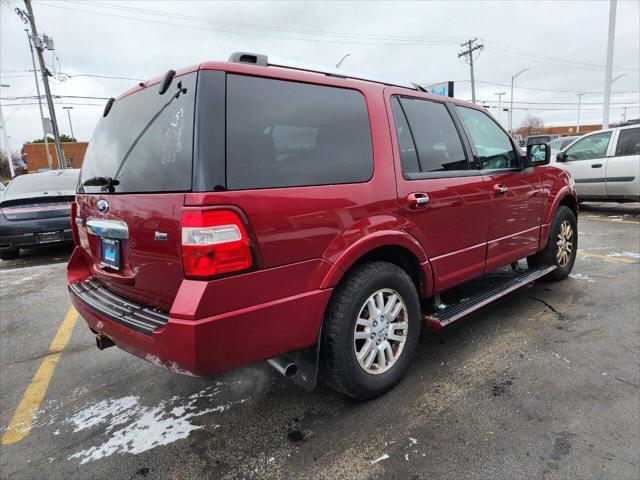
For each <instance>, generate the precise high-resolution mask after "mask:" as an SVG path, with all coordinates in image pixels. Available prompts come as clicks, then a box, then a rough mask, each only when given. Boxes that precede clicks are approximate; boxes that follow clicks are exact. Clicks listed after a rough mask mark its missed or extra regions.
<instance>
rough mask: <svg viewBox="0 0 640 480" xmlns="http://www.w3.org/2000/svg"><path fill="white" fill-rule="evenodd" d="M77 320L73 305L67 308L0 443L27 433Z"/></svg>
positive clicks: (20, 437)
mask: <svg viewBox="0 0 640 480" xmlns="http://www.w3.org/2000/svg"><path fill="white" fill-rule="evenodd" d="M77 320H78V312H77V311H76V309H75V308H73V307H71V308H69V311H68V312H67V315H66V316H65V317H64V320H63V322H62V325H60V328H58V332H57V333H56V336H55V337H53V341H52V342H51V345H50V346H49V354H48V355H47V356H46V357H44V359H43V360H42V363H41V364H40V367H38V370H37V371H36V374H35V375H34V376H33V379H32V380H31V383H30V384H29V386H28V387H27V390H26V391H25V392H24V395H23V396H22V400H20V403H19V404H18V408H16V411H15V413H14V414H13V418H12V419H11V422H9V427H7V430H6V431H5V432H4V435H2V442H1V443H2V445H9V444H11V443H16V442H19V441H20V440H22V439H23V438H24V437H26V436H27V435H28V434H29V431H30V430H31V424H32V422H33V417H34V416H35V414H36V412H37V411H38V408H40V404H41V403H42V400H43V399H44V395H45V393H47V387H48V386H49V382H50V381H51V376H52V375H53V370H54V368H55V367H56V364H57V363H58V360H60V355H61V354H62V350H63V349H64V347H65V346H66V345H67V342H69V338H71V334H72V333H73V327H75V325H76V321H77Z"/></svg>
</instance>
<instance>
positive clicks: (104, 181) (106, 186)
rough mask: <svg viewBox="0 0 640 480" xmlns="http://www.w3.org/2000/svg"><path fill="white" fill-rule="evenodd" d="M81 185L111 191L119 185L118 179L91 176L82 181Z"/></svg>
mask: <svg viewBox="0 0 640 480" xmlns="http://www.w3.org/2000/svg"><path fill="white" fill-rule="evenodd" d="M82 185H84V186H85V187H102V189H103V191H104V190H108V191H109V192H111V193H113V192H114V191H115V187H116V186H117V185H120V181H119V180H115V179H113V178H111V177H91V178H88V179H87V180H85V181H84V182H82Z"/></svg>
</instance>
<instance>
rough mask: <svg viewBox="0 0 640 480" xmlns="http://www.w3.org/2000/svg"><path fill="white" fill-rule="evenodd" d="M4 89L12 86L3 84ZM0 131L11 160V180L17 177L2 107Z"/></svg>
mask: <svg viewBox="0 0 640 480" xmlns="http://www.w3.org/2000/svg"><path fill="white" fill-rule="evenodd" d="M0 86H2V87H4V88H9V87H10V86H11V85H7V84H6V83H3V84H2V85H0ZM0 129H2V139H3V142H2V143H3V144H4V146H5V148H6V149H7V160H9V172H10V174H11V178H13V177H15V176H16V172H15V171H14V170H13V158H11V144H10V143H9V135H7V126H6V125H5V123H4V115H3V113H2V106H0Z"/></svg>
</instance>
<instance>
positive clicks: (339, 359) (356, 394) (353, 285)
mask: <svg viewBox="0 0 640 480" xmlns="http://www.w3.org/2000/svg"><path fill="white" fill-rule="evenodd" d="M419 334H420V302H419V298H418V292H417V291H416V287H415V285H414V283H413V281H412V280H411V277H409V275H408V274H407V273H406V272H405V271H404V270H403V269H401V268H400V267H398V266H397V265H394V264H392V263H387V262H371V263H365V264H362V265H359V266H357V267H355V268H354V269H353V270H352V271H350V272H349V273H347V275H346V276H345V278H344V279H343V281H342V282H341V284H340V285H339V286H338V287H337V288H336V291H335V292H334V294H333V296H332V298H331V301H330V303H329V306H328V308H327V311H326V313H325V323H324V328H323V338H322V352H323V377H324V381H325V383H326V384H327V385H328V386H330V387H331V388H333V389H335V390H338V391H339V392H342V393H344V394H346V395H348V396H350V397H353V398H356V399H359V400H365V399H370V398H374V397H377V396H379V395H381V394H383V393H384V392H386V391H388V390H390V389H391V388H392V387H393V386H394V385H395V384H396V383H397V382H398V381H400V379H401V378H402V376H403V375H404V373H405V371H406V369H407V367H408V365H409V361H410V359H411V356H412V354H413V352H414V351H415V348H416V345H417V343H418V337H419Z"/></svg>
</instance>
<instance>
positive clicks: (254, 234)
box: [68, 54, 578, 399]
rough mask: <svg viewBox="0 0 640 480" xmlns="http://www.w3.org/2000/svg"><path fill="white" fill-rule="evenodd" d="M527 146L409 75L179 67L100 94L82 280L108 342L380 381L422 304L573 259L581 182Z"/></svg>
mask: <svg viewBox="0 0 640 480" xmlns="http://www.w3.org/2000/svg"><path fill="white" fill-rule="evenodd" d="M529 149H530V150H531V149H538V150H541V152H542V155H540V151H539V152H536V155H535V156H533V155H532V154H531V152H529V154H528V155H525V154H524V153H523V152H521V151H520V149H519V147H518V146H517V145H516V144H515V142H514V141H513V140H512V138H511V137H510V136H509V135H508V134H507V133H506V132H505V131H504V130H503V128H502V127H501V126H500V125H499V124H498V123H497V122H496V121H495V120H494V119H493V118H492V117H491V116H490V115H489V114H488V113H487V112H486V111H485V110H484V109H483V108H481V107H478V106H476V105H473V104H470V103H467V102H462V101H459V100H455V99H452V98H443V97H435V96H432V95H428V94H427V93H425V92H423V91H422V89H421V88H420V87H418V86H415V85H413V84H410V83H402V82H393V81H389V80H381V79H370V78H369V79H367V78H363V77H361V76H358V75H350V74H348V73H346V72H344V71H342V70H337V71H335V72H331V71H319V69H315V68H314V67H300V66H298V67H290V66H284V65H282V64H278V63H277V62H273V61H269V59H267V58H266V57H265V56H262V55H252V54H234V55H232V58H231V59H230V61H229V62H213V63H203V64H201V65H199V66H196V67H192V68H188V69H185V70H181V71H178V72H174V71H169V72H167V74H165V75H164V76H163V77H161V78H157V79H154V80H150V81H148V82H143V83H141V84H140V85H138V86H136V87H135V88H133V89H131V90H129V91H127V92H125V93H124V94H123V95H122V96H120V97H119V98H118V99H117V100H115V101H114V100H113V99H112V100H110V101H109V102H108V103H107V106H106V107H105V110H104V113H103V118H101V120H100V122H99V124H98V126H97V128H96V131H95V134H94V136H93V138H92V140H91V143H90V146H89V150H88V151H87V155H86V158H85V161H84V165H83V167H82V173H81V177H80V181H79V186H78V194H77V198H76V204H75V205H74V208H73V209H72V225H73V226H74V237H75V241H76V248H75V250H74V252H73V255H72V257H71V259H70V261H69V266H68V283H69V290H70V293H71V299H72V301H73V304H74V305H75V307H76V308H77V309H78V311H79V312H80V314H81V315H82V317H83V318H84V319H85V320H86V322H87V323H88V324H89V327H90V328H91V330H92V331H93V332H94V333H95V334H96V338H97V342H98V347H99V348H105V347H108V346H112V345H114V344H115V345H117V346H119V347H120V348H122V349H124V350H126V351H128V352H130V353H133V354H134V355H137V356H139V357H142V358H144V359H147V360H149V361H151V362H152V363H154V364H157V365H163V366H165V367H167V368H169V369H171V370H173V371H176V372H181V373H188V374H193V375H210V374H215V373H217V372H222V371H224V370H228V369H231V368H234V367H237V366H239V365H244V364H248V363H251V362H256V361H259V360H269V362H270V363H271V364H272V365H273V366H274V367H276V368H277V369H278V370H279V371H280V372H281V373H283V374H285V375H287V376H290V377H293V378H294V379H295V380H296V381H298V382H299V383H301V384H303V385H306V386H310V387H313V386H314V385H315V383H316V374H317V372H320V378H322V380H323V381H324V382H325V383H327V384H328V385H330V386H331V387H333V388H335V389H337V390H339V391H341V392H344V393H345V394H347V395H350V396H353V397H356V398H361V399H364V398H370V397H373V396H376V395H379V394H381V393H382V392H384V391H386V390H388V389H389V388H391V387H392V386H393V385H394V384H395V383H396V382H397V381H398V380H399V379H400V378H401V376H402V374H403V373H404V371H405V370H406V368H407V366H408V364H409V361H410V357H411V355H412V353H413V351H414V349H415V348H416V344H417V342H418V335H419V330H420V325H421V323H423V321H424V322H425V323H426V324H427V325H428V326H431V327H436V328H439V327H442V326H444V325H446V324H448V323H450V322H452V321H454V320H456V319H458V318H460V317H462V316H464V315H465V314H467V313H469V312H471V311H473V310H475V309H477V308H479V307H481V306H482V305H485V304H487V303H488V302H490V301H492V300H493V299H495V298H498V297H499V296H501V295H503V294H505V293H507V292H509V291H512V290H514V289H515V288H517V287H519V286H521V285H524V284H526V283H530V282H531V281H533V280H535V279H536V278H539V277H542V276H547V277H551V278H553V279H558V280H559V279H562V278H565V277H566V276H567V275H568V274H569V272H570V271H571V269H572V267H573V263H574V260H575V255H576V249H577V234H578V231H577V228H576V219H577V202H576V196H575V191H574V188H573V182H572V180H571V178H570V176H569V175H568V174H567V173H566V172H564V171H562V170H560V169H557V168H554V167H551V166H545V164H547V163H548V161H549V150H548V147H546V146H544V145H532V146H530V147H529ZM533 158H536V159H540V158H542V159H543V160H542V161H539V162H538V163H535V164H534V163H533ZM523 258H528V260H529V262H528V264H529V268H528V269H526V270H524V271H523V270H521V269H518V270H516V269H515V268H514V273H513V275H511V276H509V277H508V278H506V279H505V280H504V282H503V283H501V284H499V285H497V286H496V285H495V284H493V285H492V286H491V287H490V288H488V289H486V290H485V291H482V292H479V293H478V294H477V295H475V296H473V297H472V298H470V299H468V300H465V301H463V302H460V303H457V304H455V305H452V306H449V307H447V306H445V305H444V304H443V303H442V302H441V300H440V294H442V292H445V291H448V292H451V289H452V287H455V286H456V285H459V284H462V283H464V282H467V281H468V280H470V279H474V278H476V277H479V276H481V275H483V274H485V273H487V272H491V271H493V270H496V269H498V268H500V267H504V266H508V265H510V264H514V262H517V261H518V260H519V259H523Z"/></svg>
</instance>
